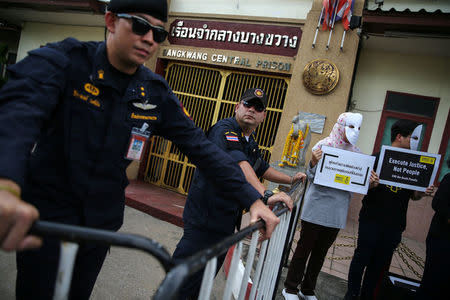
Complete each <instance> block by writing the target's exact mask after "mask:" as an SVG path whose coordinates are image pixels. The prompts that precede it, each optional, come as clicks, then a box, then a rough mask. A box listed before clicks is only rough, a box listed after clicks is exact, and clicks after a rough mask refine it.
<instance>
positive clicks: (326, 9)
mask: <svg viewBox="0 0 450 300" xmlns="http://www.w3.org/2000/svg"><path fill="white" fill-rule="evenodd" d="M331 1H333V0H331ZM335 1H336V0H335ZM322 6H323V8H322V9H323V15H322V30H327V29H328V28H330V27H331V21H332V20H331V18H332V15H333V9H332V6H333V5H330V0H323V1H322Z"/></svg>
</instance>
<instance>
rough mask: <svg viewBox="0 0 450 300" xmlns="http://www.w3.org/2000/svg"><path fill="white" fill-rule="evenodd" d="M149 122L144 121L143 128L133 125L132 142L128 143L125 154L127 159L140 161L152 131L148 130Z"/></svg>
mask: <svg viewBox="0 0 450 300" xmlns="http://www.w3.org/2000/svg"><path fill="white" fill-rule="evenodd" d="M147 128H148V124H147V123H144V125H142V127H141V128H137V127H133V129H132V130H131V137H130V143H129V144H128V151H127V154H126V155H125V158H126V159H129V160H137V161H140V160H141V159H142V154H144V149H145V146H146V145H147V141H148V138H149V137H150V134H151V132H150V131H148V130H147Z"/></svg>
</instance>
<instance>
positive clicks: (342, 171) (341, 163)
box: [314, 146, 375, 195]
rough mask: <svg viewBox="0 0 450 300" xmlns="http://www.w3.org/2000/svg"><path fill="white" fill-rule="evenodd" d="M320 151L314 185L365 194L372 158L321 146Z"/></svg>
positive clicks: (367, 187) (372, 162) (371, 167)
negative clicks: (321, 152)
mask: <svg viewBox="0 0 450 300" xmlns="http://www.w3.org/2000/svg"><path fill="white" fill-rule="evenodd" d="M322 151H323V155H322V158H321V159H320V160H319V162H318V163H317V169H316V175H315V177H314V183H315V184H319V185H324V186H328V187H332V188H336V189H339V190H345V191H349V192H355V193H359V194H364V195H365V194H367V190H368V189H369V179H370V171H371V170H372V169H373V165H374V163H375V157H374V156H370V155H366V154H361V153H356V152H352V151H346V150H342V149H338V148H333V147H328V146H322Z"/></svg>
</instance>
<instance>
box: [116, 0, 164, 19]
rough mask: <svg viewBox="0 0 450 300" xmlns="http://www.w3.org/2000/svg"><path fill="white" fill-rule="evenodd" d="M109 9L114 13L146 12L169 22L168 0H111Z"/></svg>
mask: <svg viewBox="0 0 450 300" xmlns="http://www.w3.org/2000/svg"><path fill="white" fill-rule="evenodd" d="M108 10H109V11H110V12H113V13H133V12H134V13H144V14H147V15H150V16H152V17H154V18H157V19H158V20H161V21H163V22H167V1H166V0H111V1H109V4H108Z"/></svg>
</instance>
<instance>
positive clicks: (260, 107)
mask: <svg viewBox="0 0 450 300" xmlns="http://www.w3.org/2000/svg"><path fill="white" fill-rule="evenodd" d="M242 104H244V106H245V107H247V108H250V107H252V106H253V107H254V108H255V110H256V111H257V112H263V111H265V110H266V109H265V108H264V106H263V105H262V104H261V103H259V102H255V101H252V102H248V101H246V100H242Z"/></svg>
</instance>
